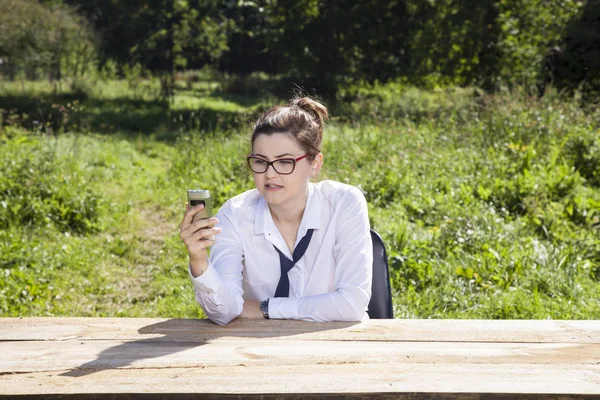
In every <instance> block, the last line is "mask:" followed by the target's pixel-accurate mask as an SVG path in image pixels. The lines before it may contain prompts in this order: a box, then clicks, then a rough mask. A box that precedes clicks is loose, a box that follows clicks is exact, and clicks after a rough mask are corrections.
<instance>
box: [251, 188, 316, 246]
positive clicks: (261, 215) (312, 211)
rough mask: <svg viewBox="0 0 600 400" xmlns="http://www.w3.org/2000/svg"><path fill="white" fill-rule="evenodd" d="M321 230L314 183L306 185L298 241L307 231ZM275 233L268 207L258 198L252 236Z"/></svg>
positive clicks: (262, 198) (264, 201)
mask: <svg viewBox="0 0 600 400" xmlns="http://www.w3.org/2000/svg"><path fill="white" fill-rule="evenodd" d="M320 228H321V199H320V196H319V193H318V192H317V190H316V188H315V184H314V183H309V184H308V198H307V199H306V208H305V209H304V215H303V216H302V221H301V222H300V227H299V229H298V236H299V238H300V239H302V238H303V237H304V235H305V234H306V232H307V231H308V230H309V229H320ZM275 231H277V227H276V226H275V223H274V222H273V217H272V216H271V212H270V211H269V206H268V205H267V202H266V200H265V198H264V197H262V196H260V199H259V201H258V205H257V208H256V219H255V221H254V234H255V235H260V234H266V233H272V232H275Z"/></svg>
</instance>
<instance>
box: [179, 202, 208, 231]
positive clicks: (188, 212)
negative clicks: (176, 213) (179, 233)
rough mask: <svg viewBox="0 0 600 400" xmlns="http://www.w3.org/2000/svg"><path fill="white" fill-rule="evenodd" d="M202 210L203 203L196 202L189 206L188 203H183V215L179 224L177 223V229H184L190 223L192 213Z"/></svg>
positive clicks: (192, 216) (192, 217)
mask: <svg viewBox="0 0 600 400" xmlns="http://www.w3.org/2000/svg"><path fill="white" fill-rule="evenodd" d="M202 210H204V204H198V205H197V206H194V207H191V206H190V205H189V203H185V215H184V216H183V220H182V221H181V224H179V230H184V229H185V228H187V227H188V226H189V225H191V224H192V220H193V219H194V215H196V214H197V213H198V212H200V211H202Z"/></svg>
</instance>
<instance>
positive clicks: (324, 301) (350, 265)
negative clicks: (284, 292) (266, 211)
mask: <svg viewBox="0 0 600 400" xmlns="http://www.w3.org/2000/svg"><path fill="white" fill-rule="evenodd" d="M336 208H337V212H339V213H340V215H339V217H338V220H337V226H336V238H335V246H334V249H333V252H334V258H335V260H336V266H335V282H336V290H335V292H331V293H324V294H319V295H314V296H305V297H299V298H271V299H269V317H270V318H274V319H277V318H279V319H300V320H305V321H360V320H362V319H363V318H364V317H365V313H366V311H367V307H368V305H369V300H370V299H371V281H372V275H373V243H372V239H371V232H370V226H369V216H368V208H367V201H366V200H365V197H364V195H363V194H362V193H361V192H360V191H359V190H358V189H357V188H352V189H351V190H349V191H347V192H345V193H344V196H343V198H342V199H341V201H340V202H338V203H337V205H336Z"/></svg>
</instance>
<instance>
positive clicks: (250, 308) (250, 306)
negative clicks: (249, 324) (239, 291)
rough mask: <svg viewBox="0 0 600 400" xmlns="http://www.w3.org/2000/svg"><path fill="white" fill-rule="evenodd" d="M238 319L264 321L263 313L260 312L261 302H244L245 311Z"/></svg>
mask: <svg viewBox="0 0 600 400" xmlns="http://www.w3.org/2000/svg"><path fill="white" fill-rule="evenodd" d="M238 318H242V319H264V318H265V316H264V315H263V313H262V311H260V302H259V301H251V300H244V309H243V310H242V313H241V314H240V316H239V317H238Z"/></svg>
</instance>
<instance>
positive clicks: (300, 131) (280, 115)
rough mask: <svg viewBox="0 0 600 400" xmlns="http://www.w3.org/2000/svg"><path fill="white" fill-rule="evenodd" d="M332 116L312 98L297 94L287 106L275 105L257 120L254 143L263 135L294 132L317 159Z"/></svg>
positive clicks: (311, 155)
mask: <svg viewBox="0 0 600 400" xmlns="http://www.w3.org/2000/svg"><path fill="white" fill-rule="evenodd" d="M327 118H329V113H328V112H327V107H325V105H323V104H322V103H320V102H318V101H317V100H315V99H312V98H310V97H296V98H293V99H292V100H290V102H289V103H288V104H287V105H285V106H274V107H271V108H269V109H268V110H267V111H265V112H264V113H263V114H262V115H261V116H260V117H259V118H258V121H256V124H255V125H254V130H253V132H252V140H251V144H252V145H254V140H256V138H257V137H258V136H259V135H263V134H265V135H272V134H274V133H286V134H289V135H292V136H293V137H294V138H295V139H296V140H297V141H298V143H299V144H300V146H301V147H302V148H303V149H304V151H306V152H307V153H308V154H309V157H308V158H309V159H310V160H311V161H312V160H314V158H315V156H316V155H317V154H319V152H320V151H321V141H322V140H323V128H324V127H325V120H326V119H327Z"/></svg>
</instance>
